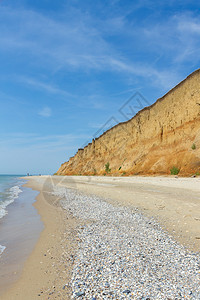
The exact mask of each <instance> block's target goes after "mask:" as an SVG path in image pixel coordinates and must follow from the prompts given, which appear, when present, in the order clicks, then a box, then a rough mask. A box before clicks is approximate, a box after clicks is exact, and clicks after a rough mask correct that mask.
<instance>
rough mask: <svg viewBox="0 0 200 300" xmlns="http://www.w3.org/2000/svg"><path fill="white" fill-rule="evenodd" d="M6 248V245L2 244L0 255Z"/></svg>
mask: <svg viewBox="0 0 200 300" xmlns="http://www.w3.org/2000/svg"><path fill="white" fill-rule="evenodd" d="M5 249H6V247H5V246H1V245H0V255H1V254H2V253H3V251H4V250H5Z"/></svg>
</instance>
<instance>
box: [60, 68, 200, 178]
mask: <svg viewBox="0 0 200 300" xmlns="http://www.w3.org/2000/svg"><path fill="white" fill-rule="evenodd" d="M193 144H195V147H196V148H195V149H192V145H193ZM107 162H109V164H110V169H111V171H110V172H109V175H134V174H170V169H171V168H172V167H173V166H175V167H176V168H177V169H180V173H179V174H180V175H192V174H194V173H197V172H200V70H197V71H195V72H194V73H192V74H191V75H190V76H188V77H187V78H186V79H185V80H183V81H182V82H181V83H179V84H178V85H177V86H176V87H174V88H173V89H172V90H170V91H169V92H168V93H167V94H166V95H164V96H163V97H162V98H160V99H158V100H157V101H156V102H155V103H154V104H152V105H151V106H149V107H146V108H144V109H143V110H141V111H140V112H138V113H137V114H136V115H135V116H134V117H133V118H132V119H130V120H129V121H127V122H124V123H120V124H118V125H116V126H114V127H113V128H111V129H109V130H108V131H106V132H105V133H104V134H102V135H101V136H100V137H98V138H97V139H95V140H93V141H92V143H89V144H88V145H87V146H86V147H84V149H79V150H78V152H77V153H76V155H75V156H73V157H71V158H70V159H69V161H68V162H66V163H64V164H62V165H61V167H60V169H59V170H58V172H57V174H58V175H75V174H77V175H103V174H107V172H106V171H105V164H106V163H107Z"/></svg>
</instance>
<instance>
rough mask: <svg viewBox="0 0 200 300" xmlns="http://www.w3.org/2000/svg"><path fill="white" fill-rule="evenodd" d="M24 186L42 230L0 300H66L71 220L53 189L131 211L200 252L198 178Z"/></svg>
mask: <svg viewBox="0 0 200 300" xmlns="http://www.w3.org/2000/svg"><path fill="white" fill-rule="evenodd" d="M28 186H29V187H32V188H33V189H35V190H38V191H41V193H40V194H39V196H37V202H36V203H35V204H34V206H35V207H36V208H37V210H38V213H39V214H40V215H41V218H42V221H43V223H44V226H45V228H44V230H43V232H42V233H41V235H40V238H39V241H38V242H37V244H36V246H35V248H34V250H33V252H32V254H31V256H30V257H29V258H28V260H27V262H26V264H25V267H24V270H23V273H22V276H21V277H20V279H19V280H18V281H17V282H16V283H15V284H14V285H13V286H12V288H11V289H10V290H9V291H8V292H7V293H6V294H4V296H3V297H2V298H1V299H3V300H4V299H5V300H8V299H9V300H10V299H22V300H23V299H27V295H28V299H36V298H38V297H40V299H57V298H60V299H69V298H70V296H69V295H70V289H69V288H68V286H67V284H68V283H69V281H70V276H71V269H72V266H73V254H74V253H75V249H76V244H77V235H76V227H77V226H78V225H80V224H81V223H80V220H77V219H74V218H73V217H72V215H70V213H69V212H67V211H65V210H63V209H62V208H61V207H60V205H59V198H58V197H56V196H52V195H51V193H49V192H51V191H52V190H53V188H54V187H55V186H56V187H57V188H63V187H65V188H66V187H68V188H73V189H78V190H80V191H82V192H84V193H86V194H96V195H99V196H101V197H104V198H106V199H108V200H107V201H108V202H110V203H112V204H113V205H120V206H121V205H122V206H128V207H137V208H138V209H140V210H141V211H142V212H143V213H144V214H146V215H148V216H153V217H154V218H156V220H158V221H159V223H160V224H161V226H162V227H163V228H164V229H165V230H166V231H167V232H169V233H170V234H171V235H172V236H173V237H174V238H175V239H176V240H177V241H178V242H180V243H181V244H184V245H185V247H186V248H188V249H190V250H193V251H196V252H197V251H199V249H200V178H171V177H125V178H119V177H115V178H114V177H82V176H67V177H63V176H53V177H49V176H41V177H32V178H30V181H29V183H28Z"/></svg>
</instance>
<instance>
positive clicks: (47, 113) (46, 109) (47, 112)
mask: <svg viewBox="0 0 200 300" xmlns="http://www.w3.org/2000/svg"><path fill="white" fill-rule="evenodd" d="M38 115H40V116H42V117H45V118H49V117H51V115H52V111H51V108H50V107H48V106H46V107H44V108H42V109H41V110H40V111H39V112H38Z"/></svg>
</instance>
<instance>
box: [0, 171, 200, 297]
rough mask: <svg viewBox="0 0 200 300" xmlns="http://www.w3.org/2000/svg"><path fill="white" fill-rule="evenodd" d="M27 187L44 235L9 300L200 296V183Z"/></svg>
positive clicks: (103, 180) (98, 181)
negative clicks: (42, 225) (31, 195)
mask: <svg viewBox="0 0 200 300" xmlns="http://www.w3.org/2000/svg"><path fill="white" fill-rule="evenodd" d="M26 179H28V183H27V184H26V187H29V188H32V189H33V190H35V191H39V192H40V193H39V195H38V196H37V197H36V202H35V203H34V206H35V207H36V209H37V211H38V213H39V215H40V216H41V220H42V222H43V224H44V229H43V231H42V232H41V234H40V237H39V239H38V241H37V243H36V245H35V247H34V249H33V251H32V253H31V255H30V256H29V257H28V259H27V260H26V262H25V264H24V267H23V271H22V273H21V276H20V278H19V279H18V280H16V281H15V283H14V284H13V285H12V286H11V287H10V288H9V289H8V290H7V291H6V292H5V293H4V294H3V295H2V296H1V299H5V300H7V299H22V300H23V299H27V295H28V299H36V298H41V299H57V298H58V299H71V296H73V298H74V299H76V298H77V299H109V298H112V299H118V297H119V298H120V299H128V298H126V297H132V298H133V299H142V297H146V298H148V297H149V298H150V299H163V295H165V296H169V299H174V297H176V296H177V297H179V298H180V297H186V298H187V299H197V298H195V297H197V296H198V295H200V291H199V268H198V266H199V249H200V200H199V199H200V178H181V177H179V178H175V177H139V176H135V177H104V176H103V177H97V176H88V177H87V176H38V177H37V176H35V177H34V176H32V177H29V178H28V177H27V178H26ZM161 250H162V251H161ZM132 266H135V268H134V269H132ZM158 266H162V267H159V268H158ZM173 266H176V268H175V269H174V267H173ZM136 269H137V271H136ZM157 269H158V270H157ZM182 271H184V272H183V273H181V272H182ZM172 275H173V276H172ZM188 275H189V276H188ZM173 277H174V279H173ZM188 277H189V279H188ZM97 279H98V280H97ZM133 282H134V285H133ZM183 286H184V287H183ZM166 291H168V292H166ZM178 292H179V293H182V294H181V295H182V296H180V294H179V295H178V294H177V293H178ZM166 293H168V294H166ZM170 295H171V296H170ZM134 297H135V298H134ZM139 297H140V298H139ZM170 297H171V298H170ZM146 298H144V299H146Z"/></svg>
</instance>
